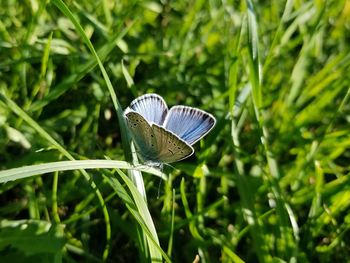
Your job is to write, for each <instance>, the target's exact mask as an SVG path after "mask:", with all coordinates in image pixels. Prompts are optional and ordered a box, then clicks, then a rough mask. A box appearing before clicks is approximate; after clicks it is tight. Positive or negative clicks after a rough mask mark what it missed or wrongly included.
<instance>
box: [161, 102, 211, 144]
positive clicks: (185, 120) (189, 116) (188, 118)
mask: <svg viewBox="0 0 350 263" xmlns="http://www.w3.org/2000/svg"><path fill="white" fill-rule="evenodd" d="M215 123H216V120H215V118H214V116H213V115H211V114H209V113H207V112H205V111H202V110H199V109H196V108H192V107H187V106H174V107H172V108H171V109H170V110H169V112H168V114H167V116H166V118H165V121H164V124H163V126H164V127H165V128H166V129H167V130H170V131H172V132H173V133H175V134H176V135H177V136H179V137H180V138H181V139H182V140H184V141H186V142H187V143H188V144H190V145H193V144H194V143H196V142H197V141H198V140H200V139H201V138H203V137H204V136H205V135H206V134H207V133H208V132H209V131H210V130H211V129H212V128H213V127H214V125H215Z"/></svg>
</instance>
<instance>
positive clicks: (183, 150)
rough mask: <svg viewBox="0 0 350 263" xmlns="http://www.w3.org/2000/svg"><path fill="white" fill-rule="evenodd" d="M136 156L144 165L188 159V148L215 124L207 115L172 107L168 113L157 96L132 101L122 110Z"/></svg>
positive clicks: (142, 97) (200, 111)
mask: <svg viewBox="0 0 350 263" xmlns="http://www.w3.org/2000/svg"><path fill="white" fill-rule="evenodd" d="M124 116H125V118H126V123H127V125H128V127H129V130H130V131H131V135H132V139H133V141H134V143H135V145H136V148H137V150H138V153H139V155H140V157H141V159H143V161H145V162H146V163H150V164H152V163H154V164H163V163H173V162H177V161H180V160H183V159H185V158H187V157H189V156H191V155H192V154H193V152H194V149H193V147H192V145H193V144H195V143H196V142H197V141H199V140H200V139H201V138H203V137H204V136H205V135H206V134H207V133H208V132H209V131H210V130H211V129H212V128H213V127H214V125H215V123H216V119H215V117H214V116H213V115H211V114H210V113H207V112H205V111H203V110H200V109H197V108H192V107H188V106H182V105H176V106H173V107H172V108H171V109H170V110H168V106H167V104H166V102H165V101H164V99H163V98H162V97H161V96H159V95H157V94H153V93H150V94H145V95H142V96H140V97H138V98H136V99H135V100H133V101H132V102H131V104H130V106H129V107H128V108H126V109H125V111H124Z"/></svg>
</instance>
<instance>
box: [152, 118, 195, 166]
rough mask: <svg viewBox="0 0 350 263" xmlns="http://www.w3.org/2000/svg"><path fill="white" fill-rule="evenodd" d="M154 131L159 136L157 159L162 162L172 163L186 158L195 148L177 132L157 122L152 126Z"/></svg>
mask: <svg viewBox="0 0 350 263" xmlns="http://www.w3.org/2000/svg"><path fill="white" fill-rule="evenodd" d="M151 127H152V130H153V133H154V135H155V137H156V138H157V142H156V143H157V146H156V147H157V152H158V156H157V159H158V161H159V162H162V163H172V162H177V161H180V160H182V159H185V158H187V157H189V156H190V155H192V153H193V151H194V150H193V148H192V146H190V145H189V144H187V143H186V142H184V141H183V140H181V139H180V138H179V137H177V136H176V135H175V134H173V133H172V132H170V131H167V130H166V129H164V128H163V127H160V126H158V125H156V124H153V125H152V126H151Z"/></svg>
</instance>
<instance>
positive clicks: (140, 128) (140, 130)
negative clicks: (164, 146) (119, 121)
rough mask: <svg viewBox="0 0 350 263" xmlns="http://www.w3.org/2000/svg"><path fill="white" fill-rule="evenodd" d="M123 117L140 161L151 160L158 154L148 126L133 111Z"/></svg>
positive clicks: (151, 131) (153, 137) (152, 134)
mask: <svg viewBox="0 0 350 263" xmlns="http://www.w3.org/2000/svg"><path fill="white" fill-rule="evenodd" d="M125 116H126V122H127V124H128V127H129V129H130V131H131V134H132V138H133V140H134V142H135V144H136V148H137V150H138V153H140V155H141V157H142V159H144V160H152V156H157V154H158V153H157V149H156V139H155V136H154V133H153V130H152V128H151V126H150V124H149V123H148V122H147V121H146V120H145V119H144V118H143V117H142V116H141V115H140V114H138V113H137V112H134V111H129V112H127V113H126V114H125Z"/></svg>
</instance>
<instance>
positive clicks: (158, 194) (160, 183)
mask: <svg viewBox="0 0 350 263" xmlns="http://www.w3.org/2000/svg"><path fill="white" fill-rule="evenodd" d="M162 180H163V179H162V178H159V184H158V193H157V199H159V197H160V186H161V185H162Z"/></svg>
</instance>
